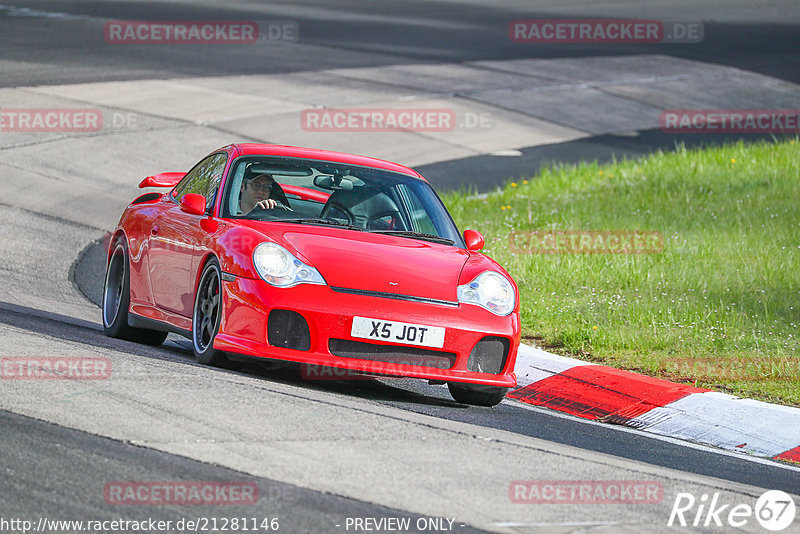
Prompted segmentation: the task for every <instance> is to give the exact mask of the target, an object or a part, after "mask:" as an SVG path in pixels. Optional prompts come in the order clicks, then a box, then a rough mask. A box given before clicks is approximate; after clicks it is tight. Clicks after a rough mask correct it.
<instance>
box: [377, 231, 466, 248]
mask: <svg viewBox="0 0 800 534" xmlns="http://www.w3.org/2000/svg"><path fill="white" fill-rule="evenodd" d="M371 233H373V234H387V235H396V236H400V237H411V238H414V239H422V240H424V241H433V242H434V243H441V244H442V245H455V244H456V242H455V241H453V240H452V239H447V238H446V237H439V236H438V235H431V234H423V233H421V232H411V231H408V230H371Z"/></svg>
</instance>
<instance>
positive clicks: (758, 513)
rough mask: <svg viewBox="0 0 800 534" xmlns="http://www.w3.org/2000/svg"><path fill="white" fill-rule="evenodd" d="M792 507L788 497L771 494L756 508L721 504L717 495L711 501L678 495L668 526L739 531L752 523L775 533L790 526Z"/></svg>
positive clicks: (704, 498) (780, 494) (778, 492)
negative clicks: (754, 520)
mask: <svg viewBox="0 0 800 534" xmlns="http://www.w3.org/2000/svg"><path fill="white" fill-rule="evenodd" d="M795 511H796V510H795V504H794V500H793V499H792V497H791V495H789V494H788V493H784V492H783V491H780V490H770V491H767V492H765V493H764V494H763V495H761V496H760V497H759V498H758V500H757V501H756V504H755V506H750V505H749V504H746V503H723V502H721V501H720V495H719V493H714V495H713V496H711V498H709V495H708V494H705V493H704V494H703V495H701V496H700V498H699V499H696V498H695V496H694V495H692V494H691V493H678V495H676V497H675V504H673V505H672V512H671V513H670V515H669V521H667V526H670V527H671V526H682V527H688V526H691V527H724V528H725V529H726V530H727V529H729V528H730V527H733V528H737V529H738V528H742V527H744V526H745V525H747V524H748V523H750V521H751V520H752V519H753V517H754V516H755V519H756V521H758V523H759V524H760V525H761V526H762V527H764V528H765V529H767V530H770V531H772V532H778V531H781V530H784V529H786V528H787V527H789V525H791V524H792V522H793V521H794V517H795Z"/></svg>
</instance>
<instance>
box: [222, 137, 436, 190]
mask: <svg viewBox="0 0 800 534" xmlns="http://www.w3.org/2000/svg"><path fill="white" fill-rule="evenodd" d="M219 150H224V151H226V152H228V153H229V154H230V155H231V156H233V157H236V156H283V157H291V158H305V159H315V160H319V161H329V162H332V163H344V164H345V165H347V164H349V165H361V166H363V167H374V168H376V169H382V170H386V171H393V172H398V173H401V174H406V175H409V176H413V177H414V178H419V179H421V180H423V181H426V182H427V180H425V178H423V177H422V175H420V174H419V173H418V172H417V171H415V170H413V169H411V168H409V167H406V166H404V165H400V164H399V163H392V162H391V161H385V160H382V159H377V158H370V157H367V156H358V155H355V154H347V153H345V152H333V151H330V150H320V149H317V148H305V147H298V146H287V145H267V144H262V143H237V144H231V145H228V146H225V147H222V148H221V149H219ZM219 150H217V151H215V152H219Z"/></svg>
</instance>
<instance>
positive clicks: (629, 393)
mask: <svg viewBox="0 0 800 534" xmlns="http://www.w3.org/2000/svg"><path fill="white" fill-rule="evenodd" d="M515 372H516V374H517V381H518V387H517V388H516V389H513V390H511V391H510V392H509V394H508V397H510V398H512V399H516V400H518V401H521V402H525V403H528V404H533V405H537V406H544V407H547V408H551V409H554V410H558V411H561V412H566V413H569V414H572V415H575V416H578V417H583V418H585V419H592V420H596V421H601V422H606V423H614V424H619V425H625V426H630V427H634V428H638V429H640V430H643V431H645V432H651V433H654V434H659V435H662V436H669V437H673V438H678V439H683V440H688V441H693V442H696V443H702V444H705V445H711V446H714V447H719V448H722V449H727V450H733V451H740V452H744V453H750V454H753V455H755V456H761V457H767V458H774V459H779V460H786V461H791V462H798V463H800V408H792V407H789V406H780V405H777V404H769V403H767V402H761V401H756V400H751V399H742V398H739V397H734V396H733V395H727V394H724V393H718V392H715V391H709V390H707V389H701V388H696V387H692V386H688V385H683V384H676V383H673V382H669V381H667V380H661V379H658V378H652V377H649V376H644V375H640V374H637V373H633V372H630V371H621V370H619V369H614V368H612V367H606V366H604V365H597V364H593V363H589V362H583V361H581V360H575V359H573V358H566V357H563V356H557V355H555V354H550V353H549V352H546V351H543V350H541V349H538V348H536V347H531V346H528V345H520V348H519V353H518V355H517V365H516V368H515Z"/></svg>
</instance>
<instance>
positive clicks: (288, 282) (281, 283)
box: [253, 243, 325, 287]
mask: <svg viewBox="0 0 800 534" xmlns="http://www.w3.org/2000/svg"><path fill="white" fill-rule="evenodd" d="M253 265H254V266H255V268H256V272H258V275H259V276H260V277H261V278H263V279H264V281H265V282H267V283H268V284H272V285H273V286H278V287H292V286H296V285H298V284H321V285H325V279H324V278H322V275H321V274H319V271H317V270H316V269H315V268H313V267H311V266H310V265H306V264H305V263H303V262H302V261H300V260H298V259H297V258H295V257H294V255H293V254H292V253H291V252H289V251H288V250H286V249H285V248H283V247H282V246H280V245H276V244H275V243H261V244H260V245H258V246H257V247H256V249H255V250H254V251H253Z"/></svg>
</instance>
